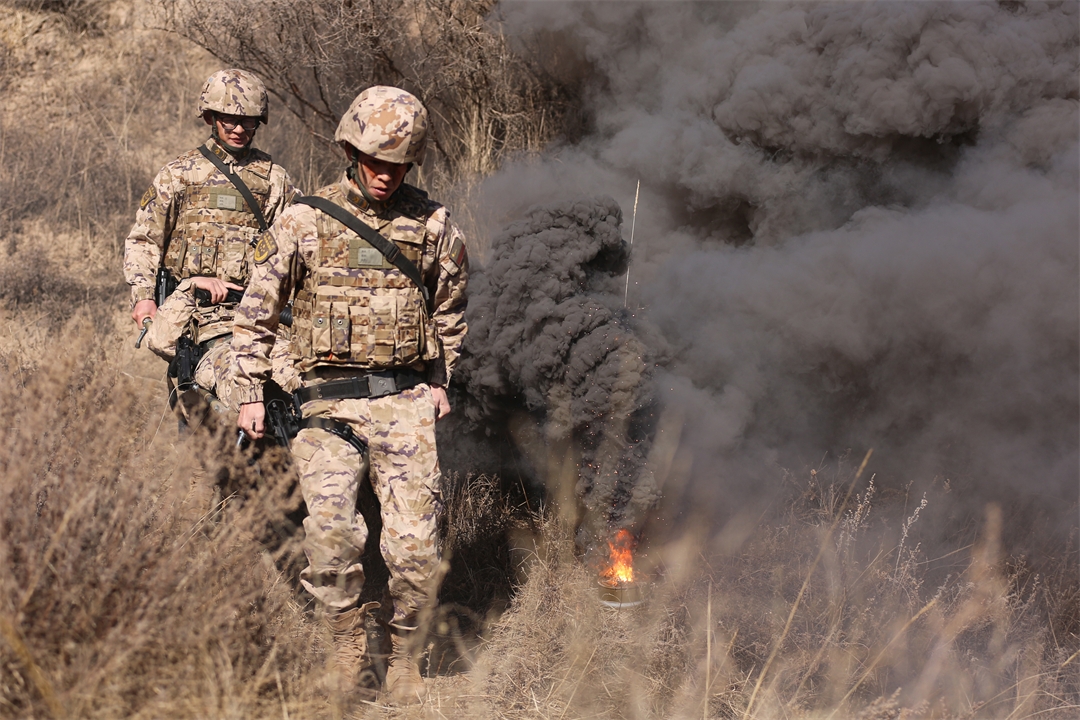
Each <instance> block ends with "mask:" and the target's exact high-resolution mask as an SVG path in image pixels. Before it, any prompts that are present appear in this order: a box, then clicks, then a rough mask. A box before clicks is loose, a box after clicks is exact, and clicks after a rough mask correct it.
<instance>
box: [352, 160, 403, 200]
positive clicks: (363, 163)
mask: <svg viewBox="0 0 1080 720" xmlns="http://www.w3.org/2000/svg"><path fill="white" fill-rule="evenodd" d="M358 155H359V159H358V160H357V163H358V165H359V166H360V167H359V169H360V172H359V173H357V174H358V175H359V177H360V179H361V180H363V181H364V188H365V189H366V190H367V191H368V193H370V194H371V197H373V198H375V199H376V200H378V201H380V202H384V201H386V200H388V199H390V196H391V195H393V194H394V192H395V191H396V190H397V189H398V188H399V187H401V183H402V181H404V180H405V174H406V173H408V172H409V166H408V165H407V164H405V163H392V162H386V161H385V160H379V159H378V158H373V157H371V156H370V155H365V154H364V153H358Z"/></svg>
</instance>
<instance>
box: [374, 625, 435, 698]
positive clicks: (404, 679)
mask: <svg viewBox="0 0 1080 720" xmlns="http://www.w3.org/2000/svg"><path fill="white" fill-rule="evenodd" d="M390 642H391V643H392V644H393V646H394V650H393V652H391V653H390V659H389V661H388V663H387V668H386V683H385V685H384V686H383V688H384V690H385V691H386V694H387V695H389V696H390V702H392V703H393V704H395V705H415V704H417V703H421V702H423V701H424V698H425V697H427V686H426V685H424V678H422V677H420V667H419V666H418V665H417V664H416V659H415V658H414V657H413V655H412V653H410V652H409V648H408V644H409V643H408V636H407V635H403V634H402V633H401V632H400V631H398V630H394V631H392V633H391V635H390Z"/></svg>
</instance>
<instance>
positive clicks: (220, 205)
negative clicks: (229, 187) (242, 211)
mask: <svg viewBox="0 0 1080 720" xmlns="http://www.w3.org/2000/svg"><path fill="white" fill-rule="evenodd" d="M216 205H217V209H218V210H235V209H236V198H234V197H233V196H231V195H218V196H217V203H216Z"/></svg>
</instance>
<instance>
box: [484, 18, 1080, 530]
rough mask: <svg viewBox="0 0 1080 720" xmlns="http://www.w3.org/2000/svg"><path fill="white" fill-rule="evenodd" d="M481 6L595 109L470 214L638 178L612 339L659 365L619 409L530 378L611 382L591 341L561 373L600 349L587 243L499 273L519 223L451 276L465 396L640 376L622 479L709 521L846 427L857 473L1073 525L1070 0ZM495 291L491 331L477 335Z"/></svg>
mask: <svg viewBox="0 0 1080 720" xmlns="http://www.w3.org/2000/svg"><path fill="white" fill-rule="evenodd" d="M501 7H502V13H503V14H502V19H503V21H504V27H505V29H506V32H508V33H510V34H511V35H513V36H514V37H516V38H518V39H519V40H520V42H521V43H522V46H523V47H542V48H546V49H547V51H548V53H549V55H550V57H552V58H557V59H558V63H554V62H553V63H552V68H553V72H554V71H558V69H559V68H560V67H568V66H569V67H571V68H572V72H574V73H577V74H578V76H580V77H583V78H585V80H584V82H585V85H586V96H587V97H588V102H587V106H586V107H585V108H583V111H584V112H585V113H586V114H588V116H589V121H590V123H591V126H592V127H593V128H594V129H595V130H594V132H593V133H592V134H591V135H590V136H588V137H587V138H585V139H584V140H583V141H581V142H578V143H576V144H574V145H573V146H566V147H562V148H553V149H552V150H551V151H550V152H548V153H547V154H546V155H545V156H544V157H542V158H541V159H539V160H538V161H522V162H520V163H517V164H515V165H512V166H509V167H506V168H504V170H503V171H501V172H500V173H499V174H498V175H496V176H495V177H493V178H492V179H491V180H490V181H489V182H488V183H487V184H486V185H485V186H484V187H483V188H482V189H481V193H480V195H481V201H480V202H479V203H478V205H479V206H480V207H482V208H483V209H484V211H485V212H487V213H489V216H490V217H489V220H488V222H489V225H490V226H491V227H496V228H497V227H501V226H502V225H503V224H505V223H506V222H508V221H509V220H512V219H513V218H517V217H521V216H522V215H523V214H524V212H525V211H526V209H527V208H528V207H529V206H531V205H533V204H535V203H542V204H549V203H556V204H558V206H559V207H567V205H565V202H566V201H567V199H573V198H588V197H592V196H593V195H594V194H595V193H596V192H597V189H600V190H601V191H603V192H606V193H610V194H611V195H613V196H615V197H616V198H617V200H618V201H619V203H620V204H621V205H622V206H623V207H629V206H630V204H631V202H632V201H633V197H634V188H635V185H636V183H637V182H638V181H639V180H640V181H641V201H640V209H639V213H638V217H637V226H636V239H635V244H634V248H633V249H634V262H633V268H632V275H631V285H630V302H629V305H630V308H631V310H632V311H633V313H634V315H635V316H636V318H638V320H641V321H643V322H642V323H641V324H639V325H637V326H635V328H634V329H636V331H637V333H638V339H637V341H636V342H637V343H643V344H644V345H645V347H643V348H641V349H640V350H639V349H638V348H637V347H636V346H634V347H631V346H630V345H622V344H619V345H618V346H619V347H625V348H626V350H625V352H624V353H623V354H619V355H618V356H617V357H619V358H623V357H626V358H634V357H649V356H650V352H652V353H653V354H654V355H656V356H657V359H658V360H659V361H660V363H661V366H660V367H658V368H656V369H655V371H653V372H652V374H651V376H649V375H648V373H647V372H646V370H644V369H643V370H642V372H643V373H646V375H647V376H648V377H649V378H650V379H651V383H649V384H648V386H649V387H651V388H652V390H650V391H648V392H647V394H648V396H649V397H648V402H644V401H643V400H639V399H634V400H632V401H631V400H630V399H629V397H623V396H620V395H618V393H616V394H615V396H614V397H612V398H605V397H602V396H600V397H598V395H600V394H602V392H606V391H607V390H606V388H609V387H611V384H610V383H609V384H606V385H605V384H598V385H597V386H596V387H597V388H604V390H598V391H597V392H595V393H592V394H590V393H589V392H588V391H587V389H588V388H589V387H590V385H589V384H588V383H578V384H571V385H568V386H566V387H565V388H564V387H562V386H560V385H559V384H558V382H557V381H556V377H557V376H558V373H559V372H563V370H566V371H567V373H568V374H567V376H566V377H569V376H570V375H574V377H581V378H591V377H600V376H601V374H602V373H601V372H600V370H601V369H602V370H604V371H605V372H607V373H608V377H611V378H616V377H620V375H619V374H618V373H616V372H614V371H613V369H614V367H615V366H616V364H617V363H616V361H615V360H614V359H612V360H611V361H610V362H609V363H597V362H593V361H592V360H589V361H587V362H585V363H584V367H586V368H597V370H596V371H595V372H594V374H593V375H589V374H588V372H581V371H578V370H577V369H576V368H577V367H578V363H579V362H580V361H579V360H578V359H577V357H576V356H575V355H574V354H573V351H571V350H570V348H572V347H577V345H576V343H575V344H568V339H569V338H570V337H573V338H574V339H580V340H579V341H580V342H581V343H582V345H581V349H582V350H585V348H586V346H587V345H590V346H595V347H596V348H598V349H599V352H598V351H589V353H586V354H585V355H584V356H583V357H588V358H592V357H600V356H603V357H610V355H605V354H604V352H603V350H604V349H606V348H609V347H613V346H615V345H616V342H615V338H616V337H618V338H620V341H619V342H620V343H622V342H629V341H628V340H627V337H626V336H624V335H622V334H620V333H622V332H623V331H624V330H625V329H626V325H625V324H624V322H623V320H621V318H622V317H623V315H621V313H620V311H619V305H620V303H619V302H618V300H620V299H621V298H620V297H619V296H620V290H621V288H619V287H618V282H617V280H618V271H617V270H614V269H613V267H612V266H613V264H612V266H608V267H609V268H612V269H611V270H610V271H609V270H604V271H601V270H600V269H599V268H593V269H588V262H589V258H588V257H581V258H580V259H578V258H577V257H574V256H571V255H567V256H566V257H565V258H563V257H558V258H556V259H544V260H543V261H542V262H538V263H536V264H533V265H531V266H530V265H527V264H525V265H522V266H521V267H531V268H532V270H531V271H530V272H535V273H536V276H535V277H522V278H521V279H520V280H516V279H511V280H510V281H509V283H508V284H507V285H506V286H505V287H503V286H500V285H498V283H501V282H503V280H502V274H503V273H510V274H511V275H512V276H513V277H514V278H516V277H517V276H516V275H513V273H512V270H513V269H515V268H517V267H519V266H517V265H514V264H513V263H514V258H515V257H518V256H517V255H515V252H520V253H522V255H521V256H520V257H521V260H522V262H525V261H527V260H528V259H529V258H536V257H540V258H543V257H545V253H547V255H548V257H550V256H552V255H559V254H560V253H557V252H555V251H554V250H550V249H548V248H547V243H546V239H547V238H548V237H551V238H553V239H554V238H555V237H556V236H557V234H558V233H557V232H552V231H550V230H547V228H549V226H550V224H551V222H550V220H548V219H538V218H539V217H541V216H537V217H534V218H531V219H530V220H528V221H526V224H525V225H524V226H521V229H519V230H515V231H513V232H512V233H511V235H513V236H514V237H515V238H519V241H520V239H522V238H524V239H531V240H533V241H534V242H531V243H528V244H525V245H522V246H521V248H520V249H519V250H517V251H514V250H513V248H514V247H516V246H515V245H513V244H510V245H507V246H506V248H505V249H498V250H496V249H495V248H493V252H495V253H497V255H498V258H497V259H496V260H493V261H492V263H491V265H490V267H489V268H488V269H486V270H485V273H486V275H487V280H486V281H485V282H486V283H488V285H487V286H486V287H487V288H488V289H486V290H482V291H478V292H477V293H476V294H474V302H475V303H476V304H477V305H478V307H479V308H481V309H484V313H485V314H487V315H488V316H487V317H485V318H484V319H483V320H481V319H480V318H479V317H478V316H477V324H476V325H475V326H474V328H476V337H475V338H474V339H475V340H476V342H475V343H474V342H473V340H474V339H471V341H470V347H471V348H472V349H473V350H474V351H476V352H488V351H489V349H490V350H491V351H492V352H493V353H494V355H495V356H494V357H492V358H490V359H488V360H485V361H481V360H480V359H479V358H474V359H473V360H472V361H471V362H474V363H476V365H475V366H474V367H473V368H471V369H470V370H469V378H470V379H469V382H470V387H473V388H475V390H476V392H477V394H478V396H479V397H481V398H483V397H484V396H485V395H484V394H485V393H491V397H494V398H497V399H498V402H499V403H503V402H511V401H516V402H519V403H521V404H522V405H523V406H527V407H531V408H533V409H534V410H535V411H537V412H540V411H541V408H543V410H542V412H543V414H544V416H545V422H548V423H550V425H551V426H552V427H553V428H555V430H554V432H555V434H556V435H559V433H564V434H565V433H568V432H571V431H572V429H573V428H575V427H578V428H580V427H582V425H581V422H582V421H583V419H585V418H588V417H590V416H591V415H592V414H594V413H595V412H596V410H597V409H600V408H612V409H613V414H614V408H618V407H622V408H629V407H631V406H633V407H642V406H643V405H645V404H649V403H651V402H652V399H653V398H654V397H655V401H656V406H657V407H661V408H662V411H661V412H660V413H659V417H658V419H657V427H658V431H657V434H656V442H655V443H654V445H655V446H656V447H659V446H660V445H663V448H662V449H663V452H660V451H659V450H656V451H653V450H650V455H649V461H648V462H647V463H646V465H645V467H646V468H648V471H649V472H647V471H644V470H643V471H641V472H637V473H636V475H635V477H650V478H651V477H653V476H655V478H656V481H655V483H652V482H650V484H649V485H648V490H647V491H646V492H644V493H643V495H645V496H650V495H652V494H653V493H654V488H655V487H656V486H657V485H660V486H661V487H662V488H663V494H664V496H665V498H668V497H673V496H676V495H677V496H679V497H680V498H681V501H680V502H681V503H682V506H683V507H686V508H692V509H693V511H694V512H695V513H696V514H697V515H699V516H702V517H706V518H710V519H711V520H710V522H713V523H715V524H717V525H719V524H720V523H722V522H723V518H725V517H730V516H731V514H732V513H735V512H738V511H739V509H740V508H742V507H746V506H751V505H753V504H754V503H757V502H759V501H760V500H762V498H765V499H768V498H769V497H772V496H774V495H775V493H776V491H777V490H778V489H779V485H778V481H777V478H780V477H781V475H782V473H781V471H780V469H781V468H791V469H795V470H798V469H800V468H805V467H806V466H811V467H816V466H818V464H819V463H820V462H821V459H822V458H823V457H824V458H835V457H837V456H842V455H843V454H844V453H847V452H849V451H850V452H851V453H852V454H854V455H855V456H857V457H861V456H862V454H863V453H864V452H865V451H866V450H867V449H868V448H871V447H872V448H874V451H875V452H874V459H873V461H872V466H871V468H870V471H871V472H875V473H877V474H878V478H879V480H878V482H879V485H880V486H885V487H888V488H892V490H893V491H894V492H899V493H903V492H905V490H904V489H905V488H907V487H911V486H912V484H913V483H914V487H916V488H917V487H918V486H919V485H923V486H926V485H930V484H935V483H936V484H937V485H938V487H949V488H952V497H953V498H955V506H954V507H953V508H951V509H949V510H948V513H953V512H954V510H956V508H961V514H963V513H968V514H969V515H971V514H973V513H977V512H981V508H982V507H983V505H984V504H985V503H986V502H988V501H993V500H996V501H999V502H1003V503H1005V506H1006V507H1008V508H1010V509H1015V508H1021V507H1027V508H1029V509H1032V508H1034V509H1035V510H1037V513H1038V516H1039V517H1043V518H1048V519H1049V520H1050V521H1052V522H1051V523H1041V521H1040V525H1039V527H1049V526H1051V525H1052V524H1053V523H1055V522H1059V521H1063V522H1064V523H1065V524H1066V525H1070V526H1071V525H1075V522H1076V519H1075V518H1076V499H1077V477H1078V462H1080V452H1078V437H1080V404H1078V397H1080V376H1078V354H1080V337H1078V336H1080V332H1078V328H1080V311H1078V309H1080V293H1078V274H1080V257H1078V256H1080V253H1078V226H1080V208H1078V205H1080V201H1078V197H1080V192H1078V191H1080V182H1078V177H1080V171H1078V134H1080V133H1078V126H1080V123H1078V118H1080V113H1078V98H1080V88H1078V78H1080V29H1078V27H1080V23H1078V12H1077V10H1078V5H1077V3H1076V2H1046V3H1018V2H1001V3H995V2H952V3H937V2H919V3H912V2H876V3H848V2H842V3H791V4H787V3H760V4H754V3H745V4H744V3H691V2H688V3H675V2H656V3H632V2H626V3H605V2H599V3H557V2H552V3H546V2H545V3H511V4H506V5H503V6H501ZM556 214H557V213H556ZM551 216H552V213H550V211H549V212H548V214H547V215H544V216H542V217H544V218H548V217H551ZM612 216H614V213H612ZM530 223H533V225H531V226H530ZM587 226H588V223H587V222H586V223H583V224H582V227H587ZM594 226H595V227H599V226H598V225H594ZM530 227H532V229H529V228H530ZM482 235H483V233H481V236H482ZM519 236H520V237H519ZM507 237H508V236H507ZM505 239H507V238H503V239H500V241H499V242H500V243H503V242H504V240H505ZM560 242H562V241H561V240H560ZM612 242H614V241H612ZM526 247H528V250H527V251H526V250H525V248H526ZM553 247H555V246H553ZM598 257H599V255H598ZM560 262H565V263H566V264H562V265H560ZM605 262H606V261H605ZM605 262H602V263H600V264H601V265H604V264H605ZM496 265H498V266H499V267H500V268H502V267H505V268H506V270H501V269H500V270H498V271H496V269H495V267H496ZM569 267H580V268H583V269H581V270H579V271H571V270H570V269H569ZM559 272H561V273H563V274H562V275H559V274H558V273H559ZM524 274H525V273H523V275H524ZM572 278H573V279H572ZM548 286H550V287H552V288H558V289H557V290H556V291H555V292H554V293H553V294H548V293H546V292H545V291H544V289H545V288H547V287H548ZM571 292H572V293H580V297H578V298H575V299H573V300H571V298H573V297H574V296H573V295H570V294H569V293H571ZM485 293H487V295H486V296H485ZM504 293H505V294H507V299H506V301H505V302H506V303H507V305H506V307H505V308H503V306H502V305H501V302H503V301H502V298H501V296H502V295H503V294H504ZM549 297H550V298H552V299H551V300H548V299H547V298H549ZM587 307H588V308H594V309H595V310H594V312H595V315H593V316H590V315H589V314H588V313H587V312H585V311H584V308H587ZM569 308H574V311H571V310H570V309H569ZM579 308H580V310H579ZM557 309H558V313H556V314H554V315H552V314H551V312H553V311H555V310H557ZM499 312H512V313H514V315H513V317H515V318H520V320H512V321H511V327H512V328H520V331H519V330H516V329H512V330H510V332H508V334H506V335H500V334H499V330H501V329H502V328H503V325H501V324H500V323H501V318H500V317H499V316H498V313H499ZM530 313H536V315H534V314H530ZM560 313H561V314H560ZM575 313H576V314H575ZM538 316H543V317H546V318H548V319H547V320H544V321H542V322H538V321H536V320H534V319H533V318H536V317H538ZM601 317H603V318H605V320H604V322H602V323H600V324H599V325H596V326H593V325H590V322H599V318H601ZM606 318H611V321H610V322H608V321H607V320H606ZM484 323H491V324H490V325H489V326H488V327H485V326H484ZM644 327H656V328H657V331H656V332H655V333H645V332H644V331H643V330H642V328H644ZM526 328H527V329H529V331H530V332H525V329H526ZM547 329H550V330H551V331H552V332H551V334H550V335H548V334H546V333H545V330H547ZM561 329H568V330H570V331H571V332H570V333H569V334H568V335H567V336H565V337H564V336H562V335H560V334H559V330H561ZM594 333H596V334H595V335H594ZM479 338H483V340H482V341H480V340H479ZM604 338H606V339H604ZM515 344H517V345H518V347H512V346H513V345H515ZM661 348H662V349H661ZM496 357H497V358H498V359H495V358H496ZM620 362H621V360H620ZM643 366H644V367H645V368H647V367H649V363H648V362H645V363H643ZM571 368H574V370H573V373H570V369H571ZM639 387H642V386H639ZM570 388H573V390H570ZM636 392H644V391H636ZM478 402H479V407H481V408H488V409H491V408H492V404H491V402H490V401H486V400H483V399H481V400H479V401H478ZM620 412H621V411H620ZM475 417H480V416H479V415H477V416H475ZM589 427H592V425H590V426H589ZM545 432H546V431H545ZM600 434H602V433H600ZM540 435H541V436H542V437H546V436H545V435H544V434H543V432H541V433H540ZM661 435H662V436H663V438H664V442H663V443H660V438H661ZM628 439H629V438H628ZM631 444H632V443H631ZM594 446H596V447H599V446H600V445H599V444H595V445H594ZM586 455H587V453H586ZM583 466H586V467H587V466H588V463H587V462H584V463H583ZM650 472H651V475H650ZM620 477H621V476H620ZM585 485H586V486H587V485H588V482H587V481H586V482H585ZM916 491H917V490H916ZM666 501H667V500H666V499H665V502H666ZM965 506H966V510H965V509H964V508H965ZM1030 517H1031V516H1029V519H1028V525H1027V526H1028V527H1031V524H1030ZM950 518H953V519H952V520H950ZM942 519H945V520H949V523H951V524H952V525H954V526H955V525H957V524H958V523H959V524H962V522H961V521H960V520H959V519H957V518H954V517H953V515H951V514H950V515H949V517H948V518H942ZM953 520H955V521H956V522H953ZM949 523H942V526H943V527H944V526H945V525H947V524H949ZM1007 526H1008V527H1018V526H1017V525H1016V524H1007Z"/></svg>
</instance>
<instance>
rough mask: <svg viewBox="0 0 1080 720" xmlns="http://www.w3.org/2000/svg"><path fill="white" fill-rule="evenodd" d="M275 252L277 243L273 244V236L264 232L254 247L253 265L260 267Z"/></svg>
mask: <svg viewBox="0 0 1080 720" xmlns="http://www.w3.org/2000/svg"><path fill="white" fill-rule="evenodd" d="M276 252H277V243H276V242H274V236H273V235H271V234H270V233H268V232H266V233H263V234H262V237H260V238H259V242H258V243H256V245H255V264H257V265H262V264H263V263H264V262H266V261H267V260H269V259H270V258H272V257H273V256H274V253H276Z"/></svg>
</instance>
